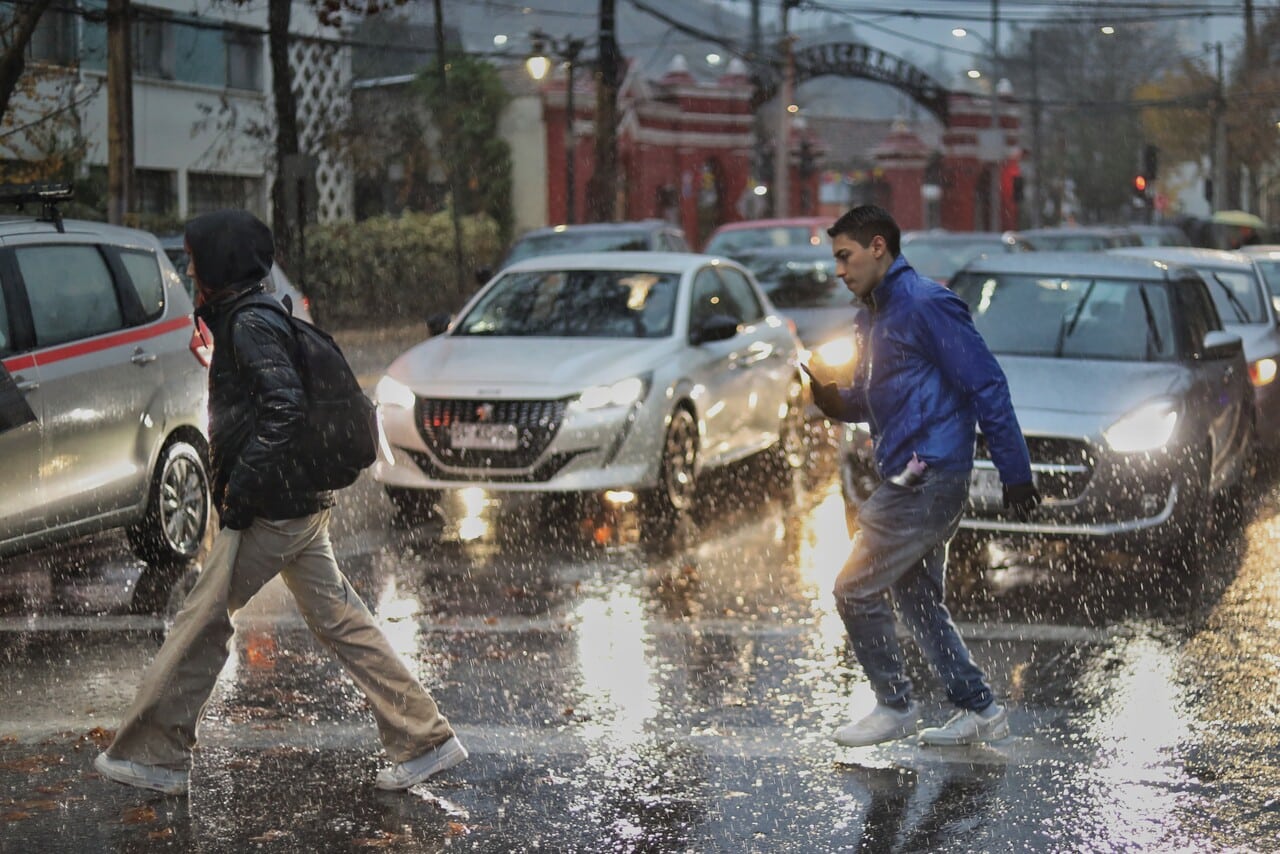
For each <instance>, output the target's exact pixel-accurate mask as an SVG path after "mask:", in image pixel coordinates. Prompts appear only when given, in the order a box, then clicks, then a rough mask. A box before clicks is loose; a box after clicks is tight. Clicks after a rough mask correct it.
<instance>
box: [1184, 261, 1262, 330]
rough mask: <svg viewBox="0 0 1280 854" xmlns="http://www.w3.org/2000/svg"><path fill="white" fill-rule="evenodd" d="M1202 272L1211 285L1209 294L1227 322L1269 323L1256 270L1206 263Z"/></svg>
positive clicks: (1206, 282) (1202, 275) (1223, 320)
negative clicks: (1254, 271) (1226, 267)
mask: <svg viewBox="0 0 1280 854" xmlns="http://www.w3.org/2000/svg"><path fill="white" fill-rule="evenodd" d="M1200 276H1201V278H1203V279H1204V283H1205V284H1206V285H1208V286H1209V295H1210V296H1212V297H1213V304H1214V305H1216V306H1217V307H1218V314H1220V315H1222V322H1223V323H1266V321H1267V311H1266V308H1265V306H1263V304H1262V295H1261V294H1260V293H1259V292H1258V291H1259V288H1258V280H1257V278H1256V277H1255V276H1254V274H1253V272H1252V271H1249V272H1244V271H1240V270H1225V269H1223V270H1215V269H1213V268H1211V267H1205V268H1202V269H1201V270H1200Z"/></svg>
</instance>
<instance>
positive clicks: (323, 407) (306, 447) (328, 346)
mask: <svg viewBox="0 0 1280 854" xmlns="http://www.w3.org/2000/svg"><path fill="white" fill-rule="evenodd" d="M285 299H286V300H288V299H289V298H288V297H285ZM251 305H256V306H262V307H263V308H268V309H271V310H273V311H276V312H279V313H280V314H283V315H284V316H285V317H287V318H289V325H290V326H291V327H292V328H293V338H294V341H295V342H297V356H298V363H297V368H298V373H299V374H301V376H302V386H303V389H305V391H306V393H307V427H306V429H305V430H304V431H303V433H302V435H301V436H299V437H298V441H297V442H296V444H295V445H294V447H293V449H292V454H293V458H294V460H295V461H296V462H297V463H298V466H299V468H300V469H301V470H302V472H303V473H304V474H305V475H306V476H307V478H308V480H309V484H308V485H309V486H310V487H312V488H313V489H316V490H328V489H342V488H343V487H347V486H350V485H351V484H353V483H355V482H356V478H358V477H359V476H360V472H362V471H364V470H365V469H366V468H368V467H369V466H371V465H373V461H374V460H375V459H377V457H378V411H377V407H376V406H374V403H373V401H371V400H369V398H368V397H367V396H366V395H365V393H364V391H362V390H361V388H360V382H359V381H358V380H357V379H356V375H355V372H354V371H352V370H351V365H349V364H348V363H347V359H346V357H345V356H343V355H342V350H341V349H339V347H338V345H337V343H336V342H335V341H334V340H333V338H331V337H330V336H329V335H328V334H327V333H325V332H324V331H323V330H320V329H317V328H316V327H314V326H312V325H311V324H310V323H307V322H306V321H305V320H302V319H301V318H298V317H294V316H293V306H292V304H291V303H288V304H286V305H281V304H280V303H279V302H276V301H275V300H274V299H272V298H271V297H268V296H265V295H260V296H257V297H253V298H251V299H249V300H246V301H245V302H244V304H243V305H241V306H239V307H237V309H236V311H237V312H239V311H241V310H243V309H245V308H248V307H249V306H251Z"/></svg>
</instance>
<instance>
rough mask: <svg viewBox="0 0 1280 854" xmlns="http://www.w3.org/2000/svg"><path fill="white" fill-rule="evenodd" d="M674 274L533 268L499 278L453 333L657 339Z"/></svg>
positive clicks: (665, 326)
mask: <svg viewBox="0 0 1280 854" xmlns="http://www.w3.org/2000/svg"><path fill="white" fill-rule="evenodd" d="M679 284H680V277H679V275H678V274H675V273H654V272H650V271H645V270H538V271H534V272H527V273H508V274H506V275H504V276H502V277H501V278H499V279H498V281H497V282H495V283H494V284H493V286H492V287H491V288H489V290H487V291H486V292H485V294H484V296H482V297H481V298H480V301H479V302H477V303H476V305H475V306H474V307H473V308H472V309H471V311H469V312H467V314H466V315H465V316H464V317H463V318H462V319H461V320H460V321H459V322H458V324H457V327H456V329H455V331H454V332H453V334H454V335H495V336H509V335H522V336H551V337H585V338H662V337H665V336H667V335H670V334H671V330H672V325H673V318H674V315H675V301H676V291H677V290H678V288H679Z"/></svg>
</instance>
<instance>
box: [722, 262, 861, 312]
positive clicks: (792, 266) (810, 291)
mask: <svg viewBox="0 0 1280 854" xmlns="http://www.w3.org/2000/svg"><path fill="white" fill-rule="evenodd" d="M742 265H743V266H744V267H746V268H747V269H748V270H750V271H751V272H752V274H754V275H755V277H756V281H758V282H759V283H760V287H761V288H762V289H764V292H765V293H766V294H768V295H769V301H770V302H772V303H773V304H774V305H775V306H776V307H778V308H832V307H842V306H849V305H852V304H853V294H851V293H849V289H848V288H846V287H845V286H844V282H842V281H840V280H839V279H838V278H836V275H835V271H834V266H835V262H834V261H833V260H832V259H830V258H821V259H818V258H776V257H771V258H761V257H745V258H743V259H742Z"/></svg>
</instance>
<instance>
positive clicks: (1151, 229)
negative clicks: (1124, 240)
mask: <svg viewBox="0 0 1280 854" xmlns="http://www.w3.org/2000/svg"><path fill="white" fill-rule="evenodd" d="M1125 229H1126V230H1127V231H1129V232H1130V233H1132V234H1135V235H1137V237H1138V240H1140V241H1141V242H1142V245H1143V246H1190V245H1191V241H1190V240H1189V239H1188V238H1187V233H1186V232H1185V231H1183V230H1182V229H1180V228H1178V227H1177V226H1176V225H1144V224H1134V225H1127V226H1125Z"/></svg>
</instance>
